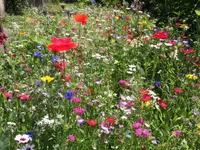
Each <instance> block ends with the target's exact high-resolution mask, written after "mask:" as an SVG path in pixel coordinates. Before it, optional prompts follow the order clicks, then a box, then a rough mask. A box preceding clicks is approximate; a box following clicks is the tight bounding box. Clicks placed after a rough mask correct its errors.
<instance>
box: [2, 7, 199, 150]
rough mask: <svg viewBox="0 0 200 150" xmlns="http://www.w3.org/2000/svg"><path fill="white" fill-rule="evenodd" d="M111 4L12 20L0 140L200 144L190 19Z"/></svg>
mask: <svg viewBox="0 0 200 150" xmlns="http://www.w3.org/2000/svg"><path fill="white" fill-rule="evenodd" d="M115 8H116V9H115V10H113V8H105V7H96V6H87V7H86V6H85V7H84V9H80V8H79V7H76V6H72V5H66V9H64V10H63V9H61V7H60V6H58V5H56V6H49V7H48V8H42V9H30V10H27V11H26V12H25V13H24V15H23V16H6V18H5V26H6V28H8V29H10V30H12V37H10V36H9V39H8V42H7V43H6V45H7V51H6V52H5V53H0V64H1V65H0V124H1V128H0V134H1V135H2V137H4V139H5V140H6V139H8V138H9V140H6V141H4V139H0V144H1V145H3V144H4V143H7V144H8V145H9V144H10V149H22V150H23V149H28V148H27V147H28V146H29V149H33V148H30V147H33V145H34V146H35V147H34V149H38V150H65V149H69V150H76V149H78V150H79V149H81V150H89V149H97V150H99V149H100V150H108V149H120V150H134V149H140V150H141V149H153V150H161V149H166V150H182V149H184V150H185V149H200V140H199V135H200V109H199V108H200V101H199V96H200V95H199V90H200V82H199V77H200V74H199V70H198V69H199V66H200V59H199V55H200V53H199V51H198V49H199V43H200V42H199V41H197V42H196V45H195V47H192V46H191V44H190V43H189V37H187V36H185V32H187V30H188V28H190V26H187V25H186V24H185V23H184V22H180V24H175V23H174V24H172V26H169V25H167V26H165V25H163V26H162V27H157V26H156V20H152V19H150V17H149V15H147V14H145V13H141V12H137V11H136V12H135V14H134V15H132V14H133V13H132V11H131V10H124V9H123V8H122V7H121V6H119V7H115ZM74 14H78V15H79V17H78V18H79V19H78V20H82V21H84V23H83V24H81V23H80V21H79V22H76V21H77V20H74V18H76V17H74ZM80 14H88V16H89V17H88V18H87V17H86V18H84V17H81V15H80ZM172 23H173V22H172ZM183 35H184V36H183ZM55 38H59V39H56V40H55ZM69 38H70V39H69ZM52 39H54V40H53V41H51V40H52ZM74 43H77V44H78V47H77V48H75V49H70V50H69V49H68V48H70V47H72V46H73V45H74ZM50 45H51V46H50ZM64 46H67V48H66V49H63V47H64ZM50 47H51V48H52V49H53V48H55V47H56V49H57V50H58V52H57V53H53V52H52V49H49V48H50ZM61 49H62V50H61ZM63 50H68V51H66V52H65V53H59V51H62V52H63ZM8 141H9V142H8ZM26 144H28V145H26Z"/></svg>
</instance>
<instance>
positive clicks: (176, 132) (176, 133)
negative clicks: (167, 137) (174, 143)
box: [172, 130, 182, 136]
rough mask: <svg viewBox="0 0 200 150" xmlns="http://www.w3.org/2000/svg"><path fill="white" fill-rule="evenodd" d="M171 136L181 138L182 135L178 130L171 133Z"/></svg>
mask: <svg viewBox="0 0 200 150" xmlns="http://www.w3.org/2000/svg"><path fill="white" fill-rule="evenodd" d="M172 134H173V135H174V136H182V133H181V131H180V130H176V131H173V132H172Z"/></svg>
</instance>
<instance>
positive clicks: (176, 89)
mask: <svg viewBox="0 0 200 150" xmlns="http://www.w3.org/2000/svg"><path fill="white" fill-rule="evenodd" d="M174 91H175V92H176V93H183V90H182V89H179V88H174Z"/></svg>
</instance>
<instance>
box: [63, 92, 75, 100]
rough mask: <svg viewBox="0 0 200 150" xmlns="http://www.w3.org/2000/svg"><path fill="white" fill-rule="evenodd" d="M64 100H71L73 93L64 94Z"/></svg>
mask: <svg viewBox="0 0 200 150" xmlns="http://www.w3.org/2000/svg"><path fill="white" fill-rule="evenodd" d="M65 98H66V99H67V100H71V99H72V98H73V92H72V91H67V92H66V93H65Z"/></svg>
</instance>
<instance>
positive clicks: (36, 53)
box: [33, 52, 42, 59]
mask: <svg viewBox="0 0 200 150" xmlns="http://www.w3.org/2000/svg"><path fill="white" fill-rule="evenodd" d="M33 56H35V57H38V58H40V59H42V54H41V53H40V52H34V54H33Z"/></svg>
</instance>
